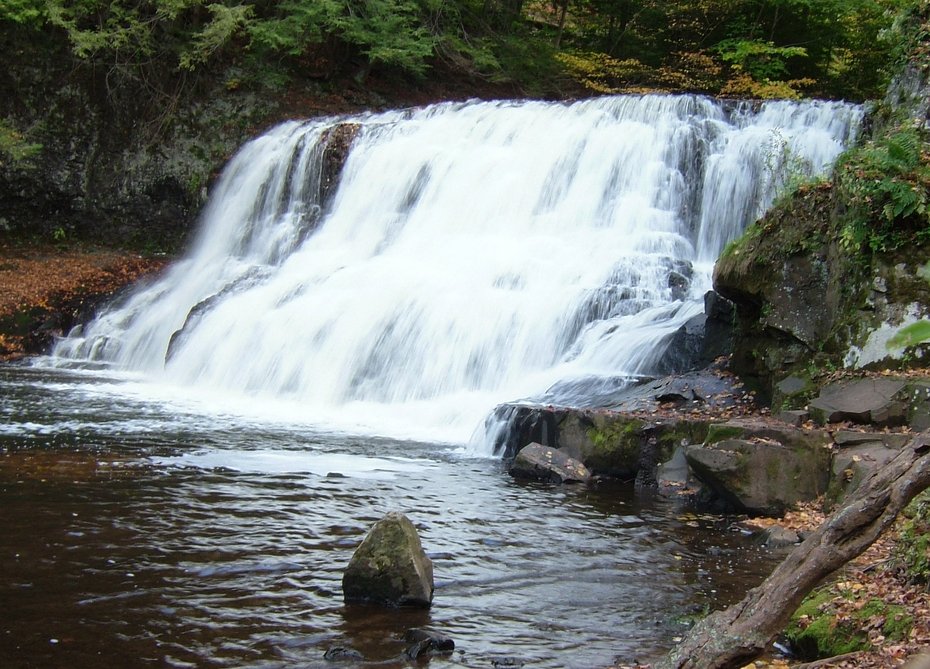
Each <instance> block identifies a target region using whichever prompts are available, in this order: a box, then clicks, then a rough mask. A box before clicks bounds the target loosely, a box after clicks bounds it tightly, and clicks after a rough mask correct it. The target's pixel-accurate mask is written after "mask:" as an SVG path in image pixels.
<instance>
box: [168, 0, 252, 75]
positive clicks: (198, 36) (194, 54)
mask: <svg viewBox="0 0 930 669" xmlns="http://www.w3.org/2000/svg"><path fill="white" fill-rule="evenodd" d="M207 9H208V10H209V11H210V14H211V15H212V19H211V20H210V22H209V23H207V24H206V25H205V26H204V27H203V28H202V29H201V30H200V31H198V32H197V33H195V34H194V35H192V36H191V40H190V46H189V47H188V48H186V49H183V50H182V52H181V53H180V57H179V59H180V66H181V67H182V68H183V69H185V70H192V69H194V67H195V66H196V65H199V64H202V63H205V62H207V60H208V59H209V58H210V56H211V55H212V54H213V53H215V52H217V51H219V50H220V49H222V48H223V47H224V46H225V45H226V44H228V43H229V42H231V41H232V39H233V37H234V36H235V35H236V34H237V33H238V32H239V31H241V30H243V29H244V28H245V26H246V25H247V24H248V22H249V19H250V18H251V16H252V7H250V6H248V5H236V6H235V7H227V6H226V5H219V4H212V5H209V6H208V7H207Z"/></svg>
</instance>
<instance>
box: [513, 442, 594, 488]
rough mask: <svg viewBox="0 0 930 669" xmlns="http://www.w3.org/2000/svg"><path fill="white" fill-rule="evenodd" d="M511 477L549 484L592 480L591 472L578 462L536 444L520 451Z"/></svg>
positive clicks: (555, 450)
mask: <svg viewBox="0 0 930 669" xmlns="http://www.w3.org/2000/svg"><path fill="white" fill-rule="evenodd" d="M510 475H511V476H513V477H514V478H516V479H530V480H534V481H547V482H549V483H586V482H587V481H588V480H589V479H590V478H591V472H589V471H588V468H587V467H585V466H584V465H583V464H581V463H580V462H578V460H575V459H574V458H571V457H569V456H568V455H566V454H565V453H563V452H562V451H559V450H557V449H555V448H550V447H549V446H543V445H542V444H536V443H533V444H529V445H528V446H524V447H523V448H522V449H520V452H519V453H517V457H515V458H514V460H513V464H512V465H511V466H510Z"/></svg>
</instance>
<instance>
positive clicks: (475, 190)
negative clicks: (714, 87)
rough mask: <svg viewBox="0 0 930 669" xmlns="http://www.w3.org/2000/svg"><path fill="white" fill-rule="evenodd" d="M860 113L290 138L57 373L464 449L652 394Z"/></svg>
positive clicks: (443, 120)
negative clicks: (517, 406) (621, 393)
mask: <svg viewBox="0 0 930 669" xmlns="http://www.w3.org/2000/svg"><path fill="white" fill-rule="evenodd" d="M861 114H862V112H861V110H860V109H859V108H858V107H855V106H851V105H847V104H843V103H835V102H801V103H794V102H769V103H764V104H761V105H758V106H757V105H751V104H733V103H722V102H720V101H715V100H711V99H707V98H702V97H692V96H645V97H606V98H600V99H592V100H585V101H582V102H577V103H574V104H554V103H543V102H471V103H464V104H440V105H436V106H431V107H427V108H424V109H417V110H408V111H395V112H388V113H384V114H372V115H364V116H359V117H352V118H333V119H323V120H315V121H308V122H302V123H301V122H288V123H284V124H282V125H280V126H277V127H275V128H273V129H271V130H269V131H268V132H267V133H265V134H264V135H262V136H260V137H257V138H256V139H254V140H253V141H251V142H249V143H248V144H246V145H245V146H244V147H243V148H242V149H241V150H240V152H239V153H238V154H237V155H236V156H235V157H234V158H233V159H232V161H231V162H230V164H229V165H228V166H227V168H226V170H225V171H224V173H223V175H222V177H221V179H220V181H219V183H218V184H217V185H216V187H215V189H214V192H213V193H212V194H211V198H210V201H209V204H208V205H207V207H206V210H205V211H204V213H203V217H202V223H201V229H200V232H199V236H198V237H197V239H196V240H195V242H194V244H193V245H192V248H191V250H190V252H189V253H188V255H187V256H186V257H185V258H184V259H183V260H181V261H180V262H178V263H176V264H175V265H173V266H172V267H171V268H170V270H169V271H167V272H166V273H165V274H164V275H163V276H162V277H161V278H160V279H158V280H157V281H156V282H154V283H152V284H150V285H147V286H145V287H142V288H140V289H138V290H137V291H136V292H135V293H134V294H133V295H131V296H130V297H129V298H128V299H126V300H124V301H123V302H122V303H121V304H119V305H117V306H115V307H114V308H112V309H110V310H109V311H107V312H106V313H104V314H102V315H101V316H99V317H98V318H97V319H96V320H95V321H94V322H92V323H91V324H89V325H88V326H87V327H86V328H83V329H81V330H77V331H75V332H73V333H71V335H70V336H69V337H67V338H66V339H64V340H63V341H61V342H60V343H59V344H58V345H57V346H56V348H55V350H54V353H53V357H52V363H53V364H55V365H58V366H69V367H81V366H87V365H88V364H91V363H93V364H95V365H100V364H102V365H103V366H105V367H106V368H107V369H108V370H109V372H110V373H113V372H116V373H127V374H132V375H133V378H135V379H137V380H140V379H141V383H144V384H145V388H146V390H144V391H139V392H144V393H151V394H152V395H153V396H159V397H161V398H162V399H164V398H172V399H175V400H179V401H180V400H183V401H189V402H193V403H199V405H200V406H203V407H207V408H208V409H209V407H220V408H221V409H222V410H223V411H232V412H242V413H246V414H257V415H270V416H272V417H287V420H300V421H302V422H307V423H311V424H313V425H317V426H323V427H324V428H327V429H332V430H337V431H345V432H349V433H356V434H379V435H383V436H391V437H396V438H410V439H421V440H431V441H434V442H435V441H439V442H448V443H457V444H464V443H466V442H468V440H469V435H470V434H471V433H472V431H473V430H474V429H475V428H476V426H478V425H480V424H481V423H482V419H483V418H484V417H485V416H487V415H488V413H489V412H490V411H491V410H492V409H493V407H494V406H495V405H496V404H498V403H500V402H506V401H510V400H514V399H518V398H521V397H526V396H530V395H533V394H539V393H542V392H544V391H545V390H546V389H547V388H549V387H550V386H551V385H552V384H553V383H555V382H557V381H564V380H566V379H573V378H587V377H597V376H625V375H626V376H630V377H635V376H638V375H646V374H649V373H650V365H651V364H653V362H654V360H655V359H656V356H657V354H658V353H660V352H661V350H662V346H663V342H664V341H665V340H666V338H667V337H668V335H669V334H671V333H672V332H674V331H675V330H676V329H677V328H678V327H680V326H681V324H682V323H684V322H685V321H686V320H687V319H688V318H690V317H692V316H693V315H695V314H697V313H700V311H701V309H702V302H701V299H702V297H703V294H704V293H705V292H706V291H707V290H708V289H709V287H710V272H711V268H712V265H713V261H714V259H715V258H716V257H717V255H718V254H719V253H720V251H721V250H722V248H723V247H724V245H725V244H726V243H727V242H728V241H730V240H732V239H734V238H735V237H737V236H738V235H739V234H740V232H741V231H742V230H743V228H744V227H745V226H746V225H747V224H748V223H749V222H750V221H751V220H753V219H754V218H756V217H758V216H759V215H760V214H761V213H763V212H764V210H765V209H766V208H767V207H768V206H770V204H771V203H772V201H773V199H774V198H775V196H776V194H777V192H778V191H779V189H780V188H782V187H784V185H785V183H786V182H788V181H789V180H791V179H793V178H797V177H798V176H801V175H804V176H809V175H815V174H823V173H825V172H826V171H828V170H829V169H830V165H831V164H832V162H833V160H834V159H835V158H836V156H837V155H838V154H839V153H840V151H842V149H843V148H844V146H846V145H847V144H848V143H849V142H850V141H852V140H853V139H854V136H855V134H856V132H857V129H858V125H859V120H860V117H861ZM345 124H353V125H357V126H358V129H357V136H356V137H355V139H354V142H353V144H352V146H351V150H350V152H349V154H348V158H347V160H346V162H345V164H344V167H343V169H342V172H341V177H340V179H339V182H338V187H337V188H336V189H335V190H333V191H331V192H328V193H325V191H326V189H325V188H322V187H321V184H322V183H323V182H325V180H326V175H325V174H324V173H323V165H324V163H325V161H324V154H325V152H326V151H327V147H328V146H329V142H330V141H331V139H332V136H333V134H334V133H335V132H336V131H337V130H338V129H339V128H342V129H343V130H344V129H345V128H346V125H345ZM353 131H354V130H353ZM321 193H324V194H323V195H321ZM295 416H297V417H299V418H297V419H295V418H294V417H295ZM472 448H473V449H474V451H475V452H476V453H477V454H481V453H486V454H489V452H488V451H487V449H488V448H490V445H489V444H487V443H481V440H480V439H478V440H473V444H472Z"/></svg>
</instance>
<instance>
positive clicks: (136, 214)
mask: <svg viewBox="0 0 930 669" xmlns="http://www.w3.org/2000/svg"><path fill="white" fill-rule="evenodd" d="M13 51H14V52H15V55H16V57H15V58H9V59H8V61H9V63H8V67H6V68H4V69H3V70H2V71H0V119H4V120H5V123H6V124H7V125H8V126H11V127H13V128H14V129H15V130H17V131H18V132H20V133H21V134H22V135H23V136H24V137H25V138H26V140H27V141H28V142H30V143H32V144H39V145H41V149H40V150H39V151H38V152H37V153H36V155H35V156H33V157H32V158H30V159H28V160H26V161H2V162H0V230H2V231H7V232H14V233H19V234H25V235H27V236H31V237H36V238H39V239H45V240H48V239H51V238H56V239H62V238H66V239H67V238H79V239H85V240H92V241H96V242H105V243H110V244H114V245H123V246H125V245H132V246H135V247H138V248H150V249H153V250H173V249H174V248H176V247H177V245H178V244H179V243H180V242H181V241H182V240H183V238H184V237H185V235H186V233H187V232H188V230H189V229H190V227H191V223H192V221H193V219H194V218H195V217H196V214H197V211H198V210H199V208H200V206H201V204H202V203H203V200H204V198H205V195H206V186H207V184H208V182H209V180H210V179H211V178H212V176H213V175H214V174H215V173H216V171H217V170H218V168H219V167H220V166H221V165H222V164H223V162H224V161H225V160H226V159H227V158H228V157H229V155H231V153H232V152H233V151H234V150H235V148H236V147H237V146H239V144H241V143H242V141H244V139H245V138H247V137H248V136H250V135H251V134H253V133H254V131H255V126H254V124H256V123H259V122H261V120H262V119H264V118H267V117H268V115H269V112H271V111H273V110H274V105H273V104H269V103H267V102H264V101H262V102H260V101H259V100H258V99H257V98H256V97H255V96H253V95H251V94H248V93H236V92H234V91H228V90H225V89H224V88H223V87H222V85H221V84H220V83H219V82H213V83H211V84H209V85H203V84H201V85H200V86H199V87H195V86H191V85H187V84H186V83H185V82H184V81H182V80H181V79H180V78H178V79H177V80H175V81H161V82H158V83H157V84H155V83H153V82H143V81H136V82H133V83H127V81H126V80H122V81H121V83H119V84H115V83H114V81H115V77H113V76H111V75H112V73H110V72H99V71H94V70H92V69H90V68H87V67H75V66H74V64H73V62H72V60H71V58H70V57H69V54H66V53H49V52H48V51H47V50H45V49H44V48H43V47H41V46H32V45H29V44H22V43H21V44H16V45H13Z"/></svg>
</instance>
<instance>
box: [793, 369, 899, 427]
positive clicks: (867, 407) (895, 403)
mask: <svg viewBox="0 0 930 669" xmlns="http://www.w3.org/2000/svg"><path fill="white" fill-rule="evenodd" d="M906 386H907V383H906V382H905V381H901V380H895V379H883V378H879V379H861V380H859V381H853V382H850V383H845V382H844V383H834V384H832V385H829V386H826V387H825V388H824V389H823V390H821V391H820V396H819V397H818V398H817V399H815V400H814V401H813V402H811V403H810V411H811V416H812V417H813V418H814V420H816V421H817V422H819V423H839V422H842V421H849V422H852V423H859V424H862V425H876V426H879V427H886V426H895V425H904V424H905V423H906V422H907V410H908V404H907V402H906V401H905V399H904V397H902V391H904V390H905V388H906Z"/></svg>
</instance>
